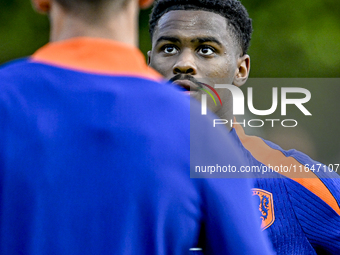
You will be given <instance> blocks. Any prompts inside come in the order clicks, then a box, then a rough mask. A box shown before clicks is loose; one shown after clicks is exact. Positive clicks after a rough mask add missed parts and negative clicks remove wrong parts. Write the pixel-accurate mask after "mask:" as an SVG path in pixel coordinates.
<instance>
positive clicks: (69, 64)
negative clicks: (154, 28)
mask: <svg viewBox="0 0 340 255" xmlns="http://www.w3.org/2000/svg"><path fill="white" fill-rule="evenodd" d="M31 60H32V61H34V62H40V63H44V64H48V65H54V66H58V67H61V68H67V69H73V70H76V71H81V72H90V73H95V74H104V75H127V76H137V77H142V78H148V79H152V80H161V79H162V76H161V75H160V74H159V73H157V72H156V71H155V70H153V69H152V68H150V67H148V66H147V64H146V62H145V58H144V56H143V54H142V53H141V52H140V51H139V50H138V49H137V48H135V47H133V46H130V45H128V44H124V43H122V42H118V41H113V40H108V39H101V38H90V37H78V38H73V39H69V40H65V41H60V42H53V43H48V44H46V45H45V46H43V47H42V48H40V49H39V50H38V51H37V52H35V53H34V54H33V55H32V56H31Z"/></svg>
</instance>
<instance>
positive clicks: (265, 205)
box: [252, 188, 275, 230]
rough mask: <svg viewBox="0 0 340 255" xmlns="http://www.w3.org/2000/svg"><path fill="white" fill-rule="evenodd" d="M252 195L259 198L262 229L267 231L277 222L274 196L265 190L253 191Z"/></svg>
mask: <svg viewBox="0 0 340 255" xmlns="http://www.w3.org/2000/svg"><path fill="white" fill-rule="evenodd" d="M252 195H253V196H255V197H257V198H258V200H257V201H258V205H259V211H260V213H261V215H260V217H261V220H262V223H261V228H262V230H265V229H266V228H268V227H270V226H271V225H272V224H273V223H274V221H275V215H274V203H273V194H272V193H270V192H268V191H265V190H263V189H257V188H254V189H252Z"/></svg>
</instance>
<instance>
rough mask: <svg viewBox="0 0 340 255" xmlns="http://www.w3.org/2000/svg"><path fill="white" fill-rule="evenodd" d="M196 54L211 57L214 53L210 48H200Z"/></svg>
mask: <svg viewBox="0 0 340 255" xmlns="http://www.w3.org/2000/svg"><path fill="white" fill-rule="evenodd" d="M198 53H199V54H201V55H203V56H211V55H213V54H214V53H215V49H214V48H213V47H211V46H207V45H205V46H201V47H200V48H199V49H198Z"/></svg>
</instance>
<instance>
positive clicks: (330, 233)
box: [287, 178, 340, 255]
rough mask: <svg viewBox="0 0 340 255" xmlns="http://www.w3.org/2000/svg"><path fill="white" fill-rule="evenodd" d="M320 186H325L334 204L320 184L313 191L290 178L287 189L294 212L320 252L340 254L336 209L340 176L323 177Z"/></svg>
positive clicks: (338, 221)
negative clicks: (323, 191)
mask: <svg viewBox="0 0 340 255" xmlns="http://www.w3.org/2000/svg"><path fill="white" fill-rule="evenodd" d="M307 181H308V180H307ZM318 185H324V186H326V188H327V189H328V191H329V194H328V195H332V196H333V198H334V200H333V205H332V206H331V202H332V201H330V199H326V197H325V194H323V193H322V192H321V191H320V189H318V188H319V187H318V186H316V187H314V190H313V188H306V187H304V186H302V185H300V184H299V183H297V182H294V181H291V182H289V183H288V185H287V190H288V193H289V197H290V200H291V203H292V205H293V208H294V212H295V215H296V217H297V219H298V221H299V223H300V225H301V227H302V229H303V231H304V233H305V234H306V237H307V239H308V240H309V242H310V244H311V245H312V246H313V248H314V249H315V251H316V252H317V254H334V255H335V254H340V215H339V214H338V212H337V211H339V210H337V209H338V208H339V206H338V197H339V194H340V179H339V178H332V179H331V178H329V179H322V182H321V181H320V182H319V184H318ZM323 188H324V187H323ZM334 204H335V205H334ZM336 206H337V207H338V208H335V207H336ZM332 207H333V208H332Z"/></svg>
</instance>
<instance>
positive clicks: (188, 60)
mask: <svg viewBox="0 0 340 255" xmlns="http://www.w3.org/2000/svg"><path fill="white" fill-rule="evenodd" d="M172 71H173V73H174V74H191V75H195V74H197V67H196V64H195V58H194V56H193V54H192V53H191V51H190V50H189V49H188V50H185V51H182V53H181V55H180V56H179V57H178V59H177V62H176V63H175V65H174V66H173V68H172Z"/></svg>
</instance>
